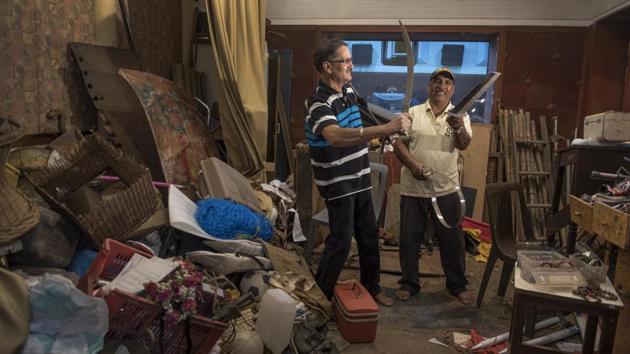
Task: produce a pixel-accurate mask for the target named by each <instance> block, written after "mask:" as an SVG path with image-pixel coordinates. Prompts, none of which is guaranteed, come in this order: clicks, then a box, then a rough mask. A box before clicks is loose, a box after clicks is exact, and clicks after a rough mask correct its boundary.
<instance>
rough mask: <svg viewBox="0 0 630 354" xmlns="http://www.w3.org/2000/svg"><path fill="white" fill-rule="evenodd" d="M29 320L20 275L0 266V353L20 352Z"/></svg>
mask: <svg viewBox="0 0 630 354" xmlns="http://www.w3.org/2000/svg"><path fill="white" fill-rule="evenodd" d="M30 321H31V306H30V304H29V302H28V291H27V289H26V284H25V283H24V281H23V280H22V278H21V277H20V276H18V275H16V274H14V273H12V272H10V271H8V270H6V269H4V268H2V267H0V333H2V340H0V353H7V354H13V353H20V350H19V349H20V348H21V347H22V345H23V344H24V342H25V341H26V338H27V336H28V327H29V323H30Z"/></svg>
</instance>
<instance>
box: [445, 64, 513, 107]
mask: <svg viewBox="0 0 630 354" xmlns="http://www.w3.org/2000/svg"><path fill="white" fill-rule="evenodd" d="M500 75H501V73H499V72H491V73H490V74H488V76H486V78H485V79H484V80H483V82H482V83H480V84H479V85H477V86H476V87H475V88H474V89H472V91H470V92H469V93H468V94H467V95H466V97H464V98H463V99H462V100H461V101H459V103H458V104H457V105H456V106H455V107H453V109H451V110H450V111H449V112H448V115H451V116H453V117H463V116H464V115H466V111H468V110H469V109H470V107H472V105H473V104H474V103H475V101H477V99H479V97H481V95H483V94H484V93H486V91H488V89H489V88H490V86H492V84H494V82H495V81H497V79H498V78H499V76H500Z"/></svg>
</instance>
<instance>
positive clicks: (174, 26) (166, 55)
mask: <svg viewBox="0 0 630 354" xmlns="http://www.w3.org/2000/svg"><path fill="white" fill-rule="evenodd" d="M186 1H189V0H186ZM127 7H128V11H129V22H130V23H129V26H130V27H131V32H132V35H133V40H134V46H135V50H136V51H137V52H138V54H139V55H140V58H141V60H142V64H143V66H144V67H146V68H148V70H149V71H150V72H151V73H153V74H156V75H159V76H162V77H165V78H167V79H171V78H172V75H171V65H172V64H173V63H181V62H182V5H181V0H169V1H155V0H127Z"/></svg>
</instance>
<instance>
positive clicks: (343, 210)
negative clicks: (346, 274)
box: [315, 190, 381, 299]
mask: <svg viewBox="0 0 630 354" xmlns="http://www.w3.org/2000/svg"><path fill="white" fill-rule="evenodd" d="M326 208H327V209H328V220H329V221H328V225H329V227H330V234H328V237H327V238H326V244H325V247H324V252H323V253H322V257H321V259H320V261H319V266H318V268H317V274H316V275H315V279H316V281H317V285H318V286H319V287H320V288H321V289H322V291H323V292H324V294H325V295H326V296H327V297H328V299H332V296H333V290H334V288H335V284H337V280H338V279H339V274H341V270H342V268H343V265H344V264H345V262H346V259H348V254H349V252H350V246H351V243H352V235H354V237H355V239H356V240H357V246H358V249H359V267H360V269H361V271H360V272H361V284H362V285H363V286H364V287H365V288H366V289H367V290H368V291H369V292H370V294H372V295H376V294H378V293H379V292H380V291H381V288H380V286H379V281H380V272H381V263H380V255H379V249H378V225H377V224H376V218H375V216H374V207H373V205H372V194H371V193H370V191H369V190H367V191H363V192H360V193H357V194H353V195H350V196H347V197H343V198H339V199H335V200H331V201H326Z"/></svg>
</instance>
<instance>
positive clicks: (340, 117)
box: [304, 81, 370, 200]
mask: <svg viewBox="0 0 630 354" xmlns="http://www.w3.org/2000/svg"><path fill="white" fill-rule="evenodd" d="M304 104H305V108H306V120H305V122H304V129H305V130H306V138H307V140H308V145H309V147H310V154H311V166H312V168H313V177H314V178H315V184H316V185H317V188H318V189H319V193H320V195H321V196H322V198H324V199H327V200H332V199H335V198H340V197H343V196H347V195H351V194H354V193H358V192H360V191H362V190H365V189H368V188H370V161H369V158H368V149H367V145H366V144H365V143H363V144H356V145H352V146H346V147H333V146H331V145H330V143H329V142H328V141H326V139H325V138H324V137H323V136H322V131H323V129H324V128H325V127H327V126H329V125H338V126H339V127H341V128H361V127H363V123H362V121H361V112H359V105H358V103H357V96H356V93H355V92H354V90H353V89H352V87H351V86H350V85H348V84H346V85H344V86H343V88H342V92H336V91H335V90H334V89H332V88H331V87H329V86H328V85H326V84H324V83H323V82H321V81H320V82H319V83H318V85H317V87H316V88H315V90H314V91H313V93H312V94H311V96H310V97H309V98H307V99H306V102H305V103H304Z"/></svg>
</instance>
